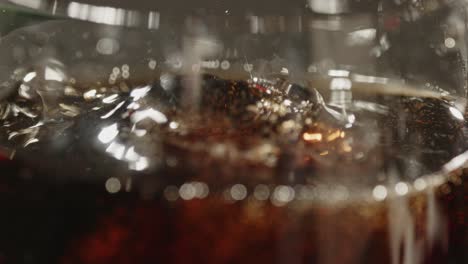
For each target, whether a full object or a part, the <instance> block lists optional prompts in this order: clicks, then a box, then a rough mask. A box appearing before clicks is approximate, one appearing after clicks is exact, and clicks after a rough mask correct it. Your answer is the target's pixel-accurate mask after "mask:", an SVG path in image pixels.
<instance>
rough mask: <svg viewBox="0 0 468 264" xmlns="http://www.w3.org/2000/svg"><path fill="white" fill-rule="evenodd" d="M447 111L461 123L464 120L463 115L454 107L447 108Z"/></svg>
mask: <svg viewBox="0 0 468 264" xmlns="http://www.w3.org/2000/svg"><path fill="white" fill-rule="evenodd" d="M449 110H450V113H452V115H453V116H454V117H455V118H456V119H458V120H461V121H463V120H465V117H464V116H463V113H462V112H461V111H460V110H458V109H457V108H456V107H453V106H451V107H449Z"/></svg>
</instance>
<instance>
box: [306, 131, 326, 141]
mask: <svg viewBox="0 0 468 264" xmlns="http://www.w3.org/2000/svg"><path fill="white" fill-rule="evenodd" d="M302 138H303V139H304V140H305V141H309V142H320V141H322V134H320V133H307V132H306V133H304V134H303V135H302Z"/></svg>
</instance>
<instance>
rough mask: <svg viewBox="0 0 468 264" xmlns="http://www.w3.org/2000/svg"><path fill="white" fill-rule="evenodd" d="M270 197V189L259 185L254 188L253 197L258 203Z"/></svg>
mask: <svg viewBox="0 0 468 264" xmlns="http://www.w3.org/2000/svg"><path fill="white" fill-rule="evenodd" d="M269 196H270V189H269V188H268V186H266V185H264V184H259V185H257V186H256V187H255V190H254V197H255V199H257V200H259V201H265V200H267V199H268V197H269Z"/></svg>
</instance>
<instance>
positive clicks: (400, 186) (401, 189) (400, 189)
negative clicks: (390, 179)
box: [395, 182, 409, 196]
mask: <svg viewBox="0 0 468 264" xmlns="http://www.w3.org/2000/svg"><path fill="white" fill-rule="evenodd" d="M408 190H409V188H408V184H406V183H404V182H399V183H397V184H396V185H395V192H396V193H397V194H398V195H400V196H403V195H406V194H407V193H408Z"/></svg>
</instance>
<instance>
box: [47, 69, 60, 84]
mask: <svg viewBox="0 0 468 264" xmlns="http://www.w3.org/2000/svg"><path fill="white" fill-rule="evenodd" d="M44 78H45V79H46V80H48V81H57V82H62V81H63V80H64V74H63V72H62V71H60V70H58V69H53V68H50V67H46V68H45V73H44Z"/></svg>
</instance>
